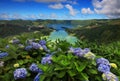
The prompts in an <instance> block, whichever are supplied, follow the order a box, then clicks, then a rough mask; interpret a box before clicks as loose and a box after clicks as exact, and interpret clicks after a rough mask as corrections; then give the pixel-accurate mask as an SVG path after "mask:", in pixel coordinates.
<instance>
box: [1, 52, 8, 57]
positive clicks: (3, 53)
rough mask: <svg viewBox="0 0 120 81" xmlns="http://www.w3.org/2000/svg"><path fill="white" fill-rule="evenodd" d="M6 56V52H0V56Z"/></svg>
mask: <svg viewBox="0 0 120 81" xmlns="http://www.w3.org/2000/svg"><path fill="white" fill-rule="evenodd" d="M6 56H8V53H7V52H1V53H0V58H4V57H6Z"/></svg>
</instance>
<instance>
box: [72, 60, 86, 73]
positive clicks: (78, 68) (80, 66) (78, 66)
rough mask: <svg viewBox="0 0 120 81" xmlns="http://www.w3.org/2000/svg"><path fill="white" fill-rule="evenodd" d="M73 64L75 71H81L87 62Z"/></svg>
mask: <svg viewBox="0 0 120 81" xmlns="http://www.w3.org/2000/svg"><path fill="white" fill-rule="evenodd" d="M74 65H75V66H76V69H77V71H78V72H81V71H83V70H84V69H85V68H86V66H87V63H81V64H80V65H78V63H76V62H74Z"/></svg>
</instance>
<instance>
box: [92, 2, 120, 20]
mask: <svg viewBox="0 0 120 81" xmlns="http://www.w3.org/2000/svg"><path fill="white" fill-rule="evenodd" d="M93 6H94V11H95V12H96V13H97V14H104V15H106V16H107V17H109V18H120V0H102V1H100V0H93Z"/></svg>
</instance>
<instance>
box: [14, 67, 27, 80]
mask: <svg viewBox="0 0 120 81" xmlns="http://www.w3.org/2000/svg"><path fill="white" fill-rule="evenodd" d="M26 76H27V70H26V69H25V68H19V69H16V70H15V71H14V79H15V80H17V79H22V78H25V77H26Z"/></svg>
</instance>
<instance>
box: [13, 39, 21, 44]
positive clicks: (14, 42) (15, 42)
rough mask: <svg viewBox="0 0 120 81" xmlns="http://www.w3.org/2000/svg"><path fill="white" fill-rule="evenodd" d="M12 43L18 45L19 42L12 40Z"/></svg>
mask: <svg viewBox="0 0 120 81" xmlns="http://www.w3.org/2000/svg"><path fill="white" fill-rule="evenodd" d="M12 43H13V44H18V43H20V40H19V39H13V40H12Z"/></svg>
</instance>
